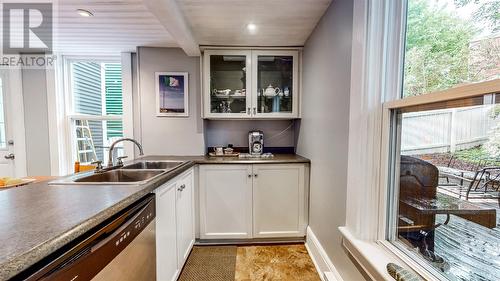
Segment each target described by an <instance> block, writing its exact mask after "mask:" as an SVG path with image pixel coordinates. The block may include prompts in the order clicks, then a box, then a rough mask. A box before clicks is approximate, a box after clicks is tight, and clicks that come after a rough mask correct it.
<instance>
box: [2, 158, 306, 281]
mask: <svg viewBox="0 0 500 281" xmlns="http://www.w3.org/2000/svg"><path fill="white" fill-rule="evenodd" d="M141 160H142V161H144V160H150V161H155V160H156V161H161V160H164V161H165V160H180V161H184V162H185V163H184V164H183V165H182V166H181V167H179V168H177V169H175V170H172V171H170V172H168V173H166V174H164V175H162V176H161V177H158V178H156V179H154V180H153V181H151V182H149V183H147V184H143V185H50V184H48V181H43V182H39V183H34V184H30V185H26V186H21V187H16V188H11V189H6V190H0V249H1V250H0V280H6V279H9V278H11V277H13V276H15V275H16V274H18V273H20V272H21V271H23V270H25V269H27V268H28V267H30V266H31V265H33V264H35V263H36V262H38V261H40V260H41V259H43V258H44V257H46V256H48V255H49V254H51V253H53V252H55V251H56V250H57V249H59V248H61V247H62V246H64V245H66V244H67V243H69V242H71V241H72V240H74V239H75V238H77V237H79V236H81V235H82V234H84V233H85V232H87V231H89V230H90V229H92V228H93V227H95V226H97V225H98V224H100V223H102V222H103V221H105V220H106V219H108V218H110V217H112V216H113V215H115V214H117V213H118V212H120V211H121V210H123V209H125V208H126V207H128V206H129V205H131V204H132V203H134V202H136V201H137V200H139V199H140V198H142V197H143V196H144V195H146V194H148V193H150V192H152V191H153V190H155V189H156V188H157V187H158V186H160V185H162V184H163V183H165V182H167V181H168V180H170V179H172V178H174V177H175V176H177V175H179V174H181V173H182V172H184V171H186V170H187V169H189V168H190V167H192V166H194V165H196V164H262V163H269V164H272V163H275V164H280V163H309V162H310V161H309V160H308V159H306V158H304V157H301V156H299V155H275V157H274V158H270V159H239V158H237V157H215V158H212V157H208V156H146V157H142V158H140V159H136V160H134V161H133V162H137V161H141ZM130 163H132V162H130ZM127 164H128V163H127Z"/></svg>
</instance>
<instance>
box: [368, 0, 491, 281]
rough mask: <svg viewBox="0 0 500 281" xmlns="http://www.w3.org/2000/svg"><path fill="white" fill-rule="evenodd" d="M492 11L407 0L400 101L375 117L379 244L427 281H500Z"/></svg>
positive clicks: (483, 4) (480, 5) (483, 6)
mask: <svg viewBox="0 0 500 281" xmlns="http://www.w3.org/2000/svg"><path fill="white" fill-rule="evenodd" d="M495 7H496V10H493V13H491V11H492V10H491V9H495ZM498 8H500V1H498V0H492V1H467V0H463V1H447V0H433V1H429V0H407V9H405V10H403V11H404V12H405V14H406V23H405V25H406V28H405V30H406V33H405V36H404V38H405V44H404V64H402V67H401V73H402V75H401V76H402V79H401V80H400V81H399V83H400V85H398V86H397V87H394V89H398V90H399V89H400V91H399V94H400V99H398V100H394V101H389V102H386V103H385V104H384V113H383V114H384V122H383V124H382V126H383V128H384V129H383V130H382V132H383V134H384V135H383V136H382V139H383V140H384V141H385V143H383V144H382V153H384V154H385V155H382V159H385V160H387V161H382V162H381V163H382V165H385V164H387V166H383V167H381V168H382V169H381V170H382V171H381V178H382V179H383V180H382V181H381V185H382V186H381V187H380V191H381V196H382V200H381V202H383V204H382V206H383V208H382V210H380V214H381V215H382V216H385V217H384V218H382V221H384V222H385V223H384V224H383V225H382V226H381V227H382V228H384V229H382V230H381V231H380V233H381V234H382V235H379V236H378V238H379V239H381V240H382V241H381V243H382V244H384V245H386V246H387V247H388V248H389V249H390V250H391V251H393V252H394V253H396V254H397V256H398V257H400V258H402V259H403V260H404V261H405V262H407V264H409V265H410V266H411V267H413V269H415V270H417V272H419V273H424V272H425V273H424V274H423V275H424V276H426V277H428V278H429V277H430V278H432V279H440V280H494V279H495V278H497V276H499V275H500V259H499V258H498V257H499V255H500V248H499V247H498V245H500V218H499V217H500V199H499V196H500V195H499V191H500V188H499V185H498V183H500V181H498V180H499V179H500V153H498V152H497V151H499V150H500V133H499V132H498V130H499V128H500V126H499V125H500V122H499V121H500V119H499V118H498V112H499V108H500V106H499V105H498V103H500V100H499V99H500V79H499V78H500V26H499V25H498V21H497V20H495V17H498ZM488 11H490V13H489V12H488ZM495 11H496V14H495ZM393 83H397V82H393ZM497 138H498V140H497ZM384 184H385V185H387V187H384V186H383V185H384ZM384 206H385V208H384ZM383 240H385V241H388V242H389V243H385V242H384V241H383Z"/></svg>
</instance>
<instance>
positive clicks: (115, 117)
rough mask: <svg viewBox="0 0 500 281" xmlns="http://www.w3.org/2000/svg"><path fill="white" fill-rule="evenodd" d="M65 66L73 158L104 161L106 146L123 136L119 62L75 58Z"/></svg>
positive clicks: (106, 152) (85, 161)
mask: <svg viewBox="0 0 500 281" xmlns="http://www.w3.org/2000/svg"><path fill="white" fill-rule="evenodd" d="M66 66H67V67H66V70H67V72H68V73H67V75H66V78H67V81H66V82H67V85H68V87H67V91H68V93H67V96H68V99H69V101H70V110H69V114H68V122H69V124H70V134H71V145H72V155H73V157H72V158H73V159H72V160H74V161H78V162H80V164H89V163H91V162H94V161H97V160H100V161H103V163H104V164H107V163H105V161H106V160H107V154H108V149H109V146H110V145H111V143H112V142H113V141H114V140H116V139H118V138H121V137H123V120H122V114H123V94H122V68H121V64H120V63H119V62H113V61H98V60H77V59H75V60H67V65H66ZM118 150H120V149H118ZM118 153H120V152H118Z"/></svg>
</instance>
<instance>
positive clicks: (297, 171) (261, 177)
mask: <svg viewBox="0 0 500 281" xmlns="http://www.w3.org/2000/svg"><path fill="white" fill-rule="evenodd" d="M253 174H254V179H253V237H255V238H266V237H299V236H304V235H305V229H306V224H305V221H306V220H305V210H306V204H307V202H306V200H305V198H306V194H305V179H304V177H305V167H304V165H270V164H266V165H253Z"/></svg>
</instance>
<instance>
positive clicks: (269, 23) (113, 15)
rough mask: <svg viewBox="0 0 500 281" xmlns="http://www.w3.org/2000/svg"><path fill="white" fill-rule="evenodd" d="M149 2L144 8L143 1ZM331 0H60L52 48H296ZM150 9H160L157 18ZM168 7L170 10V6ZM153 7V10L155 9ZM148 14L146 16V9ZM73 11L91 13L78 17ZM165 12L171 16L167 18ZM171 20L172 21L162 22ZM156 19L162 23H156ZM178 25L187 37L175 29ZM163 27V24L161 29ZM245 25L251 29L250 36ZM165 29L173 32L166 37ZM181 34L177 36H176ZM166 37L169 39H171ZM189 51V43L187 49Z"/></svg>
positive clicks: (69, 50)
mask: <svg viewBox="0 0 500 281" xmlns="http://www.w3.org/2000/svg"><path fill="white" fill-rule="evenodd" d="M148 1H149V3H154V4H151V5H149V6H147V5H145V4H144V3H145V2H148ZM330 2H331V0H111V1H106V0H101V1H99V0H90V1H89V0H60V1H58V4H57V14H56V15H55V17H56V18H57V20H56V29H55V32H54V36H55V38H54V45H55V47H54V49H55V51H56V52H62V53H75V54H76V53H79V54H85V53H94V54H108V53H119V52H124V51H134V50H135V49H136V47H137V46H154V47H174V46H181V47H183V48H184V49H185V50H186V48H185V45H186V44H185V41H186V40H185V39H186V38H189V36H192V37H191V38H193V37H194V40H195V41H196V42H194V43H195V44H194V47H196V46H197V44H200V45H227V46H236V45H240V46H302V45H303V44H304V43H305V41H306V40H307V38H308V36H309V34H310V33H311V31H312V30H313V29H314V27H315V26H316V24H317V22H318V21H319V19H320V18H321V16H322V15H323V13H324V12H325V10H326V9H327V8H328V5H330ZM154 5H164V6H165V8H164V10H165V11H167V12H165V14H164V16H162V12H161V11H157V10H160V9H154V8H151V7H154ZM172 5H173V6H172ZM156 7H158V6H156ZM148 8H149V9H151V10H152V11H153V12H154V13H151V12H150V10H149V9H148ZM77 9H86V10H89V11H91V12H92V13H93V14H94V16H93V17H81V16H80V15H78V14H77V12H76V10H77ZM168 12H170V13H171V14H168ZM165 16H166V17H167V18H168V19H170V18H172V16H175V17H177V18H176V19H177V21H165ZM158 18H161V19H162V21H161V23H160V21H159V20H158ZM170 22H173V23H174V24H176V23H179V22H180V23H181V24H180V25H181V26H182V24H183V23H184V25H185V27H186V28H187V30H188V33H189V32H190V33H191V34H189V36H186V37H185V38H182V37H184V35H182V34H181V33H184V30H186V28H184V29H182V28H181V29H179V26H174V27H171V26H169V25H172V24H170ZM162 23H163V24H162ZM248 23H254V24H256V25H257V31H256V32H255V33H254V34H250V33H249V31H248V30H247V29H246V25H247V24H248ZM167 30H170V31H171V32H173V33H169V32H168V31H167ZM179 30H181V32H179ZM172 34H174V35H175V37H174V36H172ZM191 46H193V44H191Z"/></svg>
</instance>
